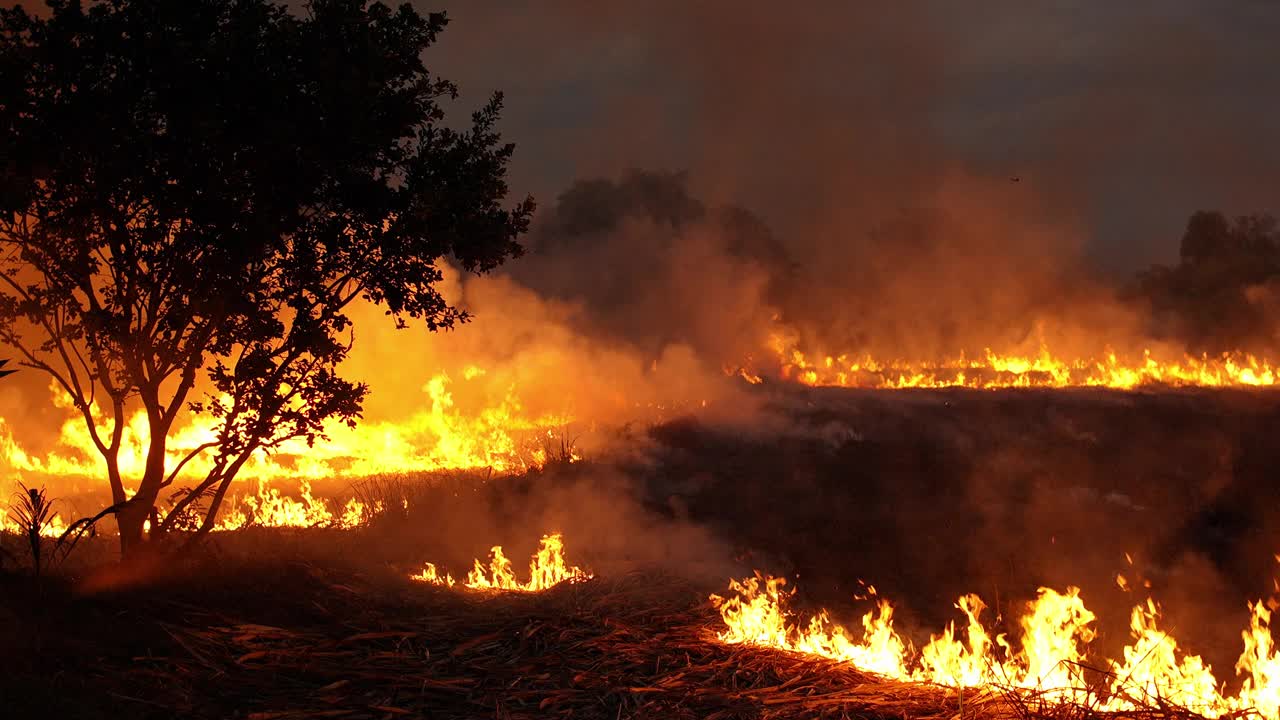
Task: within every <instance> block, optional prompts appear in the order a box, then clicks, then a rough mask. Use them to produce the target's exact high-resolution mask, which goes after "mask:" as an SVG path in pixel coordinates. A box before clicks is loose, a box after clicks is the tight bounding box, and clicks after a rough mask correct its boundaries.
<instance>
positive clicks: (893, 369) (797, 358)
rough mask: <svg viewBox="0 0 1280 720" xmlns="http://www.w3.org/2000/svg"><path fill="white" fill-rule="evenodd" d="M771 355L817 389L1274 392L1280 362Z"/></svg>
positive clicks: (775, 341) (1249, 358) (1227, 357)
mask: <svg viewBox="0 0 1280 720" xmlns="http://www.w3.org/2000/svg"><path fill="white" fill-rule="evenodd" d="M769 349H770V350H771V351H772V352H773V354H774V356H775V358H776V360H777V363H778V367H779V369H780V372H781V376H782V377H783V378H785V379H790V380H795V381H796V382H800V383H802V384H805V385H812V386H837V387H865V388H885V389H900V388H944V387H968V388H977V389H997V388H1027V387H1043V388H1063V387H1107V388H1115V389H1132V388H1136V387H1142V386H1145V385H1166V386H1173V387H1270V386H1274V385H1276V384H1277V382H1278V381H1280V364H1275V363H1272V362H1271V361H1269V360H1266V359H1263V358H1258V357H1256V356H1254V355H1250V354H1248V353H1241V352H1236V353H1224V354H1222V355H1220V356H1216V357H1211V356H1208V355H1201V356H1199V357H1195V356H1191V355H1183V356H1182V357H1179V358H1159V357H1157V356H1156V354H1155V353H1154V352H1153V351H1151V350H1143V351H1142V353H1141V356H1140V357H1136V358H1135V357H1123V356H1121V355H1119V354H1117V353H1116V352H1114V351H1112V350H1106V351H1105V352H1103V353H1102V355H1101V356H1100V357H1088V358H1068V357H1063V356H1058V355H1055V354H1054V353H1052V352H1051V351H1050V350H1049V348H1048V346H1047V345H1046V344H1045V343H1043V342H1042V343H1041V344H1040V349H1039V352H1038V353H1036V354H1034V355H1018V354H1001V353H996V352H993V351H992V350H990V349H987V350H985V351H984V353H983V356H982V357H980V358H971V357H966V356H965V355H964V354H963V353H961V354H960V355H958V356H956V357H953V358H949V359H944V360H940V361H926V360H912V359H892V360H885V359H882V358H874V357H872V356H870V355H864V356H861V357H853V356H850V355H837V356H831V355H827V356H822V357H821V359H816V360H815V359H813V358H811V357H810V356H809V355H808V354H806V353H805V352H803V351H801V350H800V349H799V348H797V347H796V346H795V344H794V343H792V342H789V341H787V340H785V339H783V338H782V336H780V335H775V336H774V337H772V338H771V340H770V342H769ZM743 373H744V377H747V376H748V375H750V376H751V377H755V376H754V375H751V373H749V372H748V371H746V370H743Z"/></svg>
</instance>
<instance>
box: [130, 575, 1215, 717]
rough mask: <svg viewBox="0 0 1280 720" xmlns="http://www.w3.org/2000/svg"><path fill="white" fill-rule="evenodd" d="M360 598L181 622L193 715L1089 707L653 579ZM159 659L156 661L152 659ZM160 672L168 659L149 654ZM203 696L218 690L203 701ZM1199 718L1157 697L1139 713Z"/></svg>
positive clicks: (958, 711)
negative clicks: (910, 663)
mask: <svg viewBox="0 0 1280 720" xmlns="http://www.w3.org/2000/svg"><path fill="white" fill-rule="evenodd" d="M369 593H371V594H364V595H354V596H351V600H350V601H348V602H346V603H345V604H344V605H343V606H342V607H341V608H340V612H338V613H337V615H336V616H337V617H340V618H341V621H340V622H337V623H333V624H326V623H322V622H311V623H300V624H299V626H297V627H287V628H284V627H273V626H265V625H256V624H252V623H244V622H237V621H236V620H235V619H232V618H225V617H216V618H215V617H193V618H191V623H190V625H189V626H186V627H178V626H174V625H172V624H170V625H167V626H166V628H165V630H166V632H168V633H169V634H170V635H172V636H173V637H174V639H175V640H176V641H177V643H178V647H177V648H175V652H174V653H173V654H174V655H182V654H183V650H184V649H185V651H186V652H187V653H189V656H187V657H185V658H181V659H175V660H173V661H171V662H169V663H167V664H166V663H163V662H161V663H158V664H159V665H161V667H167V668H168V669H169V672H171V673H173V678H172V686H173V687H180V688H182V689H183V692H184V700H185V701H184V702H182V703H181V705H183V706H184V707H187V708H190V711H189V713H188V715H189V716H191V717H226V716H237V717H249V718H257V719H259V720H295V719H297V720H304V719H307V718H353V719H364V718H392V719H395V718H401V717H422V718H427V717H429V718H432V719H433V720H439V719H448V718H495V717H497V718H511V719H512V720H520V719H523V718H529V719H532V718H552V717H572V718H601V719H602V720H606V719H607V720H619V719H620V718H690V719H692V718H714V719H716V720H736V719H738V718H743V719H745V718H752V719H757V718H758V719H761V720H775V719H776V720H782V719H785V718H854V717H856V718H904V719H905V718H911V719H912V720H964V719H965V718H984V719H987V718H989V719H991V720H1006V719H1007V720H1032V719H1035V720H1087V719H1089V718H1100V717H1102V715H1101V714H1100V713H1095V712H1091V711H1090V710H1089V709H1088V708H1078V707H1062V706H1049V705H1043V706H1042V705H1038V704H1036V703H1035V702H1033V701H1032V700H1033V699H1032V700H1028V699H1027V698H1021V699H1014V698H1011V697H1009V696H1007V695H1006V694H1004V693H1001V692H998V691H988V692H977V691H966V692H965V693H964V694H963V696H961V695H960V694H958V693H957V692H956V691H955V690H950V689H946V688H939V687H931V686H922V685H917V684H911V683H901V682H892V681H887V680H884V679H882V678H878V677H876V676H873V675H869V674H866V673H863V672H860V671H858V670H856V669H854V668H852V667H850V666H849V665H847V664H842V663H838V662H834V661H828V660H823V659H815V658H809V657H803V656H799V655H795V654H791V653H785V652H778V651H773V650H767V649H761V648H753V647H748V646H741V645H726V644H723V643H720V642H719V641H717V640H716V638H715V630H716V627H717V622H718V618H717V617H716V615H715V613H714V611H713V610H712V609H711V608H710V607H709V606H707V604H706V603H705V602H704V600H703V597H704V596H703V595H702V594H701V593H700V592H698V591H695V590H693V589H691V588H689V587H686V586H684V585H682V584H681V583H679V582H674V581H671V580H670V579H667V578H662V579H655V578H653V577H649V576H644V575H635V576H627V577H623V578H620V579H612V580H610V579H596V580H593V581H590V582H586V583H582V584H577V585H566V586H562V587H557V588H553V589H552V590H550V591H547V592H543V593H537V594H525V593H506V594H477V593H470V592H459V591H455V590H445V589H440V588H431V587H426V586H413V587H410V588H407V589H403V590H402V591H401V594H400V595H399V596H397V597H379V596H377V595H376V594H372V593H374V591H372V590H370V591H369ZM156 660H157V659H156V658H152V659H151V661H152V662H151V666H154V665H156V664H157V663H156V662H155V661H156ZM150 671H151V672H152V673H155V672H158V671H157V670H156V668H155V667H150ZM200 695H206V696H205V697H203V698H202V697H200ZM1157 716H1158V717H1161V718H1171V719H1173V720H1177V719H1178V718H1183V719H1185V720H1192V718H1191V716H1190V715H1188V714H1185V713H1178V712H1174V711H1171V710H1170V709H1169V708H1160V709H1158V710H1153V711H1151V712H1149V713H1147V712H1140V713H1127V714H1126V715H1125V717H1129V718H1136V719H1137V720H1144V719H1148V720H1154V718H1156V717H1157Z"/></svg>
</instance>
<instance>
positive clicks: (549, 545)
mask: <svg viewBox="0 0 1280 720" xmlns="http://www.w3.org/2000/svg"><path fill="white" fill-rule="evenodd" d="M409 577H410V579H412V580H417V581H419V582H426V583H431V584H433V585H442V586H445V587H453V586H454V585H455V584H456V581H455V580H454V579H453V576H452V575H450V574H448V573H442V572H441V571H440V570H439V569H438V568H437V567H436V565H435V564H434V563H426V564H425V565H424V566H423V569H422V571H421V572H419V573H418V574H416V575H410V576H409ZM592 577H593V576H592V574H591V573H590V572H588V571H586V570H583V569H582V568H580V567H577V566H576V565H569V564H568V563H567V562H565V559H564V538H562V537H561V535H560V533H552V534H550V535H543V536H542V542H541V544H540V545H539V547H538V551H537V552H536V553H534V555H533V558H532V559H531V560H530V561H529V580H528V581H526V582H521V581H520V579H519V578H518V577H516V573H515V570H514V568H513V567H512V565H511V561H510V560H509V559H507V556H506V555H505V554H504V553H503V552H502V546H501V545H494V546H493V548H492V549H491V550H490V551H489V564H488V566H487V567H486V566H485V565H484V564H483V563H481V562H480V561H479V560H476V561H475V564H474V566H473V567H472V569H471V572H470V573H468V574H467V579H466V582H465V583H464V585H465V586H466V587H468V588H470V589H472V590H516V591H520V592H539V591H542V590H546V589H548V588H551V587H555V586H556V585H559V584H560V583H564V582H569V583H575V582H582V581H583V580H590V579H591V578H592Z"/></svg>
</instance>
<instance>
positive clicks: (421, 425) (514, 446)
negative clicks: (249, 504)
mask: <svg viewBox="0 0 1280 720" xmlns="http://www.w3.org/2000/svg"><path fill="white" fill-rule="evenodd" d="M484 374H485V373H484V371H483V370H482V369H481V368H478V367H468V368H466V371H465V372H464V373H463V374H462V379H461V380H460V381H459V383H461V384H463V385H464V386H465V385H466V384H467V383H471V382H472V381H475V380H476V379H477V378H479V377H481V376H483V375H484ZM453 387H454V380H453V379H452V378H451V377H450V376H449V375H448V374H445V373H440V374H437V375H435V376H434V377H432V378H431V379H430V380H429V381H428V382H427V383H426V384H425V385H424V386H423V392H424V397H423V401H422V409H421V410H419V411H417V412H415V413H413V414H412V415H410V416H409V417H407V418H404V419H401V420H397V421H394V422H392V421H381V422H361V423H359V424H358V425H357V426H356V427H355V428H351V427H348V426H347V425H345V424H342V423H334V424H332V425H331V426H329V427H327V428H326V432H327V434H328V436H329V437H328V439H327V440H324V439H318V440H317V441H316V442H315V444H314V445H313V446H311V447H308V446H307V444H306V442H305V441H303V440H300V439H299V440H293V441H290V442H288V443H285V444H284V445H283V446H282V447H280V448H279V449H277V450H276V451H274V452H273V453H272V454H270V455H268V454H265V453H260V454H258V455H255V456H254V457H253V458H251V460H250V461H249V462H248V463H246V464H245V466H244V468H243V469H242V470H241V472H240V477H242V478H247V479H253V480H258V481H271V480H280V479H310V480H320V479H328V478H333V477H335V476H345V477H353V478H354V477H368V476H373V475H380V474H390V473H407V472H431V471H437V470H451V469H464V468H490V469H492V470H493V471H494V472H499V473H504V472H518V471H521V470H526V469H529V468H535V467H541V466H543V465H544V464H545V463H546V462H547V461H548V459H549V452H548V451H549V449H551V448H553V447H554V452H553V453H552V454H556V453H562V452H567V453H568V454H569V458H568V459H569V460H570V461H573V460H576V459H577V455H576V454H574V453H573V450H572V448H567V447H563V446H561V445H560V443H559V441H560V440H563V438H562V437H560V435H562V434H563V433H564V432H565V429H566V427H568V426H569V425H570V424H572V422H573V418H572V417H570V416H568V415H538V416H531V415H529V414H528V413H526V412H525V410H524V406H523V404H522V402H521V400H520V397H519V395H518V394H517V392H516V390H515V388H514V387H511V388H508V389H507V391H506V393H505V395H504V396H503V397H501V398H497V399H488V400H486V401H485V404H483V405H482V406H480V407H476V406H475V403H469V404H468V406H467V407H466V408H465V409H463V408H461V407H459V405H458V403H457V402H456V401H455V397H454V393H453V390H452V388H453ZM54 397H55V403H56V404H58V405H59V406H62V407H69V406H70V399H69V397H68V396H67V395H66V394H65V393H63V392H61V391H60V390H58V389H56V388H55V389H54ZM94 415H95V417H98V418H103V417H105V416H104V414H103V412H102V411H101V410H100V409H99V408H97V407H96V406H95V407H94ZM83 423H84V421H83V419H82V418H81V417H80V416H79V415H76V416H74V417H71V418H69V419H68V420H67V421H66V422H65V423H64V424H63V426H62V429H61V433H60V435H59V438H58V443H57V449H56V450H54V451H52V452H50V453H47V454H37V453H33V452H29V451H28V450H27V449H26V448H24V447H23V446H22V445H21V444H19V443H18V442H17V441H16V440H15V439H14V437H13V433H12V431H11V429H10V428H9V427H8V425H7V424H6V423H5V422H4V420H3V419H0V466H4V465H7V466H8V468H9V469H11V470H13V471H16V472H17V473H19V474H32V475H37V476H41V477H56V478H59V479H60V483H59V484H60V487H62V488H63V489H64V490H65V489H66V488H68V487H76V486H77V485H81V486H82V487H85V488H97V487H99V486H100V485H99V483H100V482H101V480H100V478H103V477H105V476H106V467H105V463H104V461H103V460H102V457H101V455H100V454H99V453H98V451H97V449H96V448H95V447H94V446H93V443H92V441H91V439H90V438H89V435H88V433H87V432H86V431H85V429H84V424H83ZM100 425H101V426H100V427H99V432H100V433H101V434H102V435H103V436H104V437H106V436H109V435H110V433H109V431H108V425H109V422H108V421H106V420H103V421H101V423H100ZM215 436H216V435H215V432H214V428H213V426H212V424H211V423H210V422H208V420H207V419H206V418H204V417H201V416H196V417H194V418H191V422H190V423H189V424H188V425H186V426H185V427H182V428H181V429H179V430H177V431H175V432H174V433H172V435H171V436H170V438H169V440H168V444H167V453H166V458H165V465H166V467H169V468H173V467H176V466H177V465H178V463H179V462H180V461H181V459H182V458H183V457H184V456H185V455H186V454H187V453H189V452H190V451H191V450H193V449H195V448H198V447H200V446H201V445H203V444H205V443H206V442H208V441H210V440H212V439H213V438H214V437H215ZM149 438H150V432H149V429H148V424H147V419H146V415H145V413H144V412H143V411H142V410H138V411H137V412H135V413H133V414H132V415H130V416H129V418H128V421H127V423H126V426H125V430H124V435H123V440H122V447H121V450H120V470H121V474H122V475H123V477H124V479H125V483H126V487H127V488H128V489H129V490H130V491H132V488H133V487H136V483H137V481H138V478H140V477H141V476H142V473H143V470H144V468H145V465H146V454H147V447H148V444H149ZM211 465H212V454H211V451H206V452H205V453H204V454H203V455H200V456H198V457H197V458H195V459H194V460H192V461H191V462H189V463H187V465H186V466H184V468H183V471H182V475H181V477H180V478H179V479H178V481H177V483H176V484H175V486H176V487H181V486H182V484H183V480H188V481H190V480H194V479H198V478H201V477H203V476H204V474H205V473H206V472H207V471H208V470H209V468H210V467H211ZM77 479H80V480H83V481H84V482H83V483H80V482H78V481H77ZM259 499H262V498H259ZM302 502H303V504H304V505H308V502H307V500H306V499H305V498H303V500H302ZM310 505H311V506H312V507H313V509H312V510H311V512H314V513H319V510H318V509H315V508H314V503H310ZM286 524H292V523H286Z"/></svg>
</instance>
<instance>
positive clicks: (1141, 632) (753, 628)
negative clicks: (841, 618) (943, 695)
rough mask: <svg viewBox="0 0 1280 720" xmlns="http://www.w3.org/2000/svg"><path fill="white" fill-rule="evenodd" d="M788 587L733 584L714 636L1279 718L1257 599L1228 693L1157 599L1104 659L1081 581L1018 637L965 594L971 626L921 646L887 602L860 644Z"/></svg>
mask: <svg viewBox="0 0 1280 720" xmlns="http://www.w3.org/2000/svg"><path fill="white" fill-rule="evenodd" d="M785 585H786V581H785V580H784V579H782V578H775V577H769V576H764V575H761V574H759V573H757V575H756V576H755V577H753V578H747V579H745V580H741V581H738V580H732V581H730V583H729V590H730V591H731V594H730V595H729V596H728V597H721V596H719V595H712V596H711V598H710V599H711V603H712V605H713V606H714V607H716V608H717V609H718V610H719V612H720V617H721V619H722V620H723V621H724V625H725V627H724V629H723V630H722V631H721V632H720V633H719V634H718V636H717V637H718V638H719V639H720V640H721V641H723V642H727V643H749V644H754V645H760V646H764V647H772V648H777V649H781V650H786V651H791V652H799V653H807V654H811V655H816V656H820V657H825V658H830V659H834V660H840V661H844V662H849V663H851V664H853V665H855V666H857V667H859V668H861V669H863V670H866V671H869V672H873V673H877V674H879V675H882V676H885V677H888V678H892V679H896V680H902V681H910V682H920V683H930V684H936V685H944V686H949V687H964V688H978V689H983V688H996V689H1002V690H1003V689H1013V690H1019V691H1026V692H1035V693H1037V694H1038V696H1039V697H1040V698H1043V699H1046V700H1049V701H1054V702H1071V703H1079V704H1083V705H1088V706H1091V707H1094V708H1097V709H1099V710H1103V711H1115V712H1124V711H1130V710H1135V709H1140V708H1143V707H1151V706H1153V705H1158V704H1160V703H1168V704H1172V705H1176V706H1179V707H1182V708H1186V709H1188V710H1191V711H1193V712H1196V713H1199V714H1201V715H1204V716H1207V717H1217V716H1223V715H1227V714H1237V715H1239V714H1247V713H1249V712H1256V713H1258V714H1259V715H1261V716H1262V717H1267V718H1276V717H1280V652H1277V648H1276V645H1275V641H1274V639H1273V638H1272V635H1271V630H1270V619H1271V610H1270V609H1268V607H1267V606H1266V605H1264V604H1263V603H1261V602H1259V603H1254V604H1251V605H1250V606H1249V608H1250V611H1251V619H1250V624H1249V628H1248V629H1246V630H1245V631H1244V632H1243V633H1242V638H1243V640H1244V651H1243V653H1242V654H1241V655H1240V659H1239V661H1238V662H1237V663H1236V667H1235V670H1236V674H1237V675H1238V676H1240V678H1241V685H1240V690H1239V691H1238V692H1237V693H1236V694H1234V695H1230V694H1227V693H1226V691H1225V685H1224V684H1223V683H1221V682H1219V681H1218V679H1217V678H1216V677H1215V676H1214V674H1213V670H1212V668H1210V667H1209V666H1208V665H1207V664H1205V663H1204V661H1203V660H1202V659H1201V658H1200V657H1199V656H1197V655H1190V654H1187V653H1186V652H1185V651H1183V650H1181V649H1180V648H1179V646H1178V643H1177V641H1176V640H1175V639H1174V638H1173V637H1171V636H1170V635H1169V634H1168V633H1166V632H1164V631H1162V630H1161V629H1160V628H1159V617H1160V610H1159V606H1158V605H1156V603H1155V602H1154V601H1153V600H1150V599H1148V600H1146V602H1144V603H1143V604H1141V605H1138V606H1137V607H1135V608H1134V609H1133V612H1132V615H1131V618H1130V635H1131V638H1132V642H1131V643H1130V644H1129V645H1128V646H1127V647H1125V648H1124V651H1123V656H1122V657H1123V660H1107V661H1105V662H1103V663H1101V664H1099V663H1097V662H1096V661H1091V660H1090V658H1089V654H1088V649H1089V644H1090V643H1091V642H1092V641H1093V640H1094V638H1095V635H1096V631H1095V629H1094V627H1093V625H1094V621H1095V620H1096V618H1095V616H1094V614H1093V613H1092V612H1090V611H1089V610H1088V608H1086V607H1085V605H1084V601H1083V599H1082V598H1081V596H1080V591H1079V589H1077V588H1067V590H1066V591H1065V592H1062V593H1059V592H1057V591H1054V590H1052V589H1048V588H1041V589H1040V591H1039V594H1038V596H1037V597H1036V599H1035V600H1034V601H1032V602H1030V603H1029V604H1028V606H1027V608H1026V612H1025V613H1024V614H1023V615H1022V617H1021V618H1019V620H1018V628H1019V631H1020V632H1019V635H1020V637H1019V638H1018V640H1017V643H1016V644H1015V643H1014V642H1012V641H1010V640H1009V638H1007V637H1006V636H1004V635H994V636H993V635H992V631H991V630H989V629H988V627H987V626H986V625H984V624H983V622H982V618H981V615H982V612H983V610H984V609H985V605H984V603H983V602H982V600H981V599H980V598H979V597H978V596H976V595H966V596H964V597H962V598H960V600H959V601H958V602H957V604H956V607H957V608H958V609H959V610H960V611H961V613H962V614H963V615H964V617H965V627H964V632H963V633H960V632H957V629H956V625H955V623H951V624H949V625H948V626H947V627H946V628H945V629H944V630H943V632H942V633H940V634H938V635H934V636H932V637H931V638H930V641H929V643H928V644H927V645H925V646H924V647H923V648H922V649H921V650H920V651H919V652H918V653H917V652H914V651H913V650H912V649H911V647H910V645H909V644H908V643H907V642H905V641H904V640H903V639H902V638H901V637H900V636H899V635H898V633H897V631H896V630H895V629H894V628H893V613H892V607H891V606H889V604H888V603H887V602H885V601H884V600H878V601H877V607H876V609H875V610H874V611H872V612H869V613H867V614H866V615H865V616H863V619H862V625H863V632H862V636H861V639H860V640H855V639H854V638H853V636H852V634H851V633H850V632H849V631H848V630H847V629H845V628H844V627H843V626H841V625H838V624H836V623H833V622H832V621H831V620H830V619H829V616H828V614H827V612H826V611H825V610H824V611H821V612H819V613H818V614H817V615H815V616H814V617H813V618H812V619H810V620H809V621H808V622H807V623H802V622H797V621H795V620H794V619H793V614H792V612H791V610H790V607H789V602H790V597H791V595H792V594H793V592H788V591H787V590H785ZM961 635H963V638H962V637H961ZM1086 667H1100V668H1104V669H1106V670H1107V671H1108V672H1107V674H1106V676H1104V677H1105V682H1101V683H1100V682H1099V676H1100V675H1101V674H1100V673H1097V672H1096V671H1094V672H1093V677H1090V672H1091V671H1088V670H1086V669H1085V668H1086Z"/></svg>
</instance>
